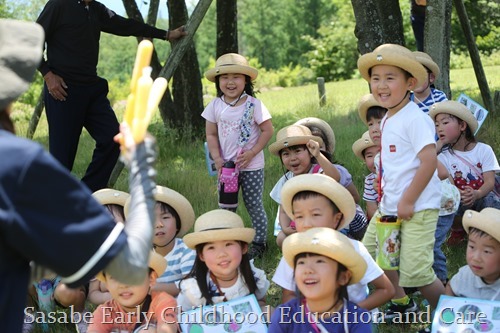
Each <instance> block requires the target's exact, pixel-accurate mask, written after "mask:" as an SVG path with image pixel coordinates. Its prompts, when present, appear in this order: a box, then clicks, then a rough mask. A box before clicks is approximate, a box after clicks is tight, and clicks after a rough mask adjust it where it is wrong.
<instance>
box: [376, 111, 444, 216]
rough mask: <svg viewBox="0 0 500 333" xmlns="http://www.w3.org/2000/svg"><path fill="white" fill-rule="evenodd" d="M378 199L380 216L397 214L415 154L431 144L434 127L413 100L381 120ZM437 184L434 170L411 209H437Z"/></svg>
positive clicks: (415, 165)
mask: <svg viewBox="0 0 500 333" xmlns="http://www.w3.org/2000/svg"><path fill="white" fill-rule="evenodd" d="M381 129H382V139H381V151H380V154H381V159H382V164H381V168H382V192H383V195H382V200H381V202H380V206H379V207H380V211H381V213H382V214H383V215H397V211H398V203H399V201H400V200H401V198H402V196H403V193H404V192H405V191H406V190H407V188H408V186H409V185H410V183H411V182H412V181H413V178H414V177H415V174H416V172H417V169H418V168H419V167H420V164H421V163H420V160H419V159H418V157H417V154H418V153H419V152H420V151H421V150H422V149H423V148H424V147H425V146H427V145H433V146H435V144H436V141H435V139H434V137H435V133H436V130H435V127H434V122H433V121H432V119H431V118H430V117H429V116H428V115H426V114H425V113H423V112H422V111H421V110H420V109H419V108H418V106H417V104H415V103H413V102H411V101H410V102H409V103H408V104H407V105H406V106H405V107H403V108H402V109H401V110H400V111H398V112H397V113H396V114H395V115H393V116H391V117H389V118H388V117H387V114H386V116H385V117H384V118H383V119H382V122H381ZM440 206H441V184H440V180H439V178H438V175H437V170H435V171H434V174H433V175H432V178H431V180H430V181H429V183H428V184H427V186H426V187H425V189H424V190H423V191H422V193H421V194H420V196H419V197H418V199H417V201H416V202H415V212H419V211H422V210H425V209H439V208H440Z"/></svg>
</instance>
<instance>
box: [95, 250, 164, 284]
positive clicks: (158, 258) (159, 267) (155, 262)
mask: <svg viewBox="0 0 500 333" xmlns="http://www.w3.org/2000/svg"><path fill="white" fill-rule="evenodd" d="M149 268H152V269H153V270H154V271H155V272H156V274H157V275H158V276H162V275H163V273H165V270H166V269H167V260H166V259H165V258H164V257H163V256H162V255H160V254H158V253H156V252H154V251H151V252H150V253H149ZM96 279H97V280H99V281H101V282H106V277H105V276H104V273H103V272H102V271H101V272H99V273H97V275H96Z"/></svg>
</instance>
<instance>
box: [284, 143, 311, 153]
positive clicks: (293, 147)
mask: <svg viewBox="0 0 500 333" xmlns="http://www.w3.org/2000/svg"><path fill="white" fill-rule="evenodd" d="M297 149H305V150H307V146H306V144H300V145H294V146H290V147H285V148H282V149H281V150H280V156H281V155H282V154H283V152H285V151H294V150H297Z"/></svg>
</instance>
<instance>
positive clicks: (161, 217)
mask: <svg viewBox="0 0 500 333" xmlns="http://www.w3.org/2000/svg"><path fill="white" fill-rule="evenodd" d="M155 215H156V222H155V229H154V236H153V244H154V245H156V246H165V245H167V244H168V243H169V242H171V241H172V239H173V238H174V237H175V235H176V233H177V221H176V220H175V217H174V216H173V215H172V214H171V213H169V212H166V211H164V210H163V209H162V207H161V206H160V205H156V206H155Z"/></svg>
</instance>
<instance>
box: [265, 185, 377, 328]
mask: <svg viewBox="0 0 500 333" xmlns="http://www.w3.org/2000/svg"><path fill="white" fill-rule="evenodd" d="M297 178H300V177H297ZM283 257H284V258H285V260H286V262H287V263H288V265H290V266H291V267H294V278H295V281H296V283H297V288H298V290H299V292H300V296H299V297H298V298H295V299H293V300H291V301H289V302H287V303H285V304H282V305H280V306H279V307H278V308H277V309H276V310H275V311H274V313H273V315H272V318H271V324H270V326H269V332H270V333H275V332H351V333H352V332H362V333H366V332H371V331H372V330H371V320H370V318H371V317H370V314H369V313H368V312H367V311H366V310H364V309H362V308H360V307H358V306H357V305H356V304H354V303H352V302H351V301H348V300H347V286H348V285H352V284H353V283H357V282H358V281H359V280H361V279H362V278H363V276H364V274H365V271H366V262H365V261H364V260H363V258H362V257H361V256H360V255H359V254H358V253H357V252H356V250H355V249H354V247H353V246H352V244H351V242H350V241H349V239H348V238H347V237H346V236H344V235H342V234H341V233H339V232H337V231H335V230H332V229H330V228H312V229H309V230H307V231H304V232H299V233H296V234H293V235H290V236H289V237H287V238H286V239H285V241H284V243H283ZM301 318H302V319H301Z"/></svg>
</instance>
